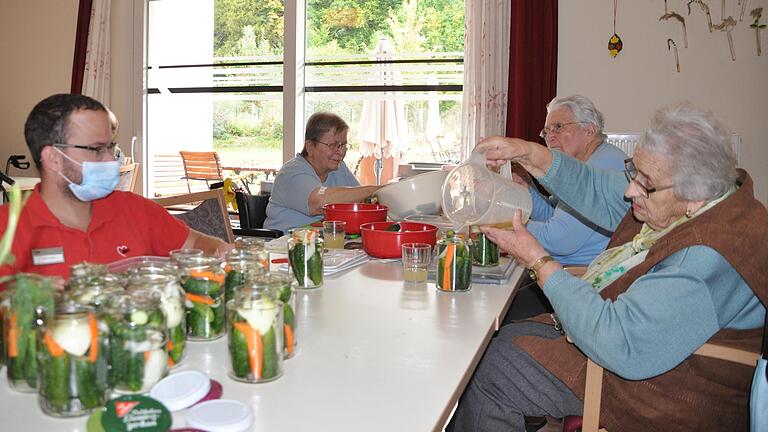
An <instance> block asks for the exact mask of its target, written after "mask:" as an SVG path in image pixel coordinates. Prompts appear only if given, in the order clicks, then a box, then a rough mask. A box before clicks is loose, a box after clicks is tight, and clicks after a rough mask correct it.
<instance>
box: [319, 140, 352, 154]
mask: <svg viewBox="0 0 768 432" xmlns="http://www.w3.org/2000/svg"><path fill="white" fill-rule="evenodd" d="M314 141H315V142H318V143H320V144H325V145H327V146H328V148H329V149H331V150H333V151H335V152H337V151H339V150H341V151H347V149H349V143H346V142H343V143H327V142H322V141H320V140H314Z"/></svg>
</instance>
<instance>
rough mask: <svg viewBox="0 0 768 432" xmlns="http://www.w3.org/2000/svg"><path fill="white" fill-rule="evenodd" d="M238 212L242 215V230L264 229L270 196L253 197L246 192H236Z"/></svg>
mask: <svg viewBox="0 0 768 432" xmlns="http://www.w3.org/2000/svg"><path fill="white" fill-rule="evenodd" d="M235 200H236V201H237V212H238V214H239V215H240V228H242V229H254V228H263V227H264V221H265V220H266V219H267V204H269V194H259V195H251V194H248V193H245V192H235Z"/></svg>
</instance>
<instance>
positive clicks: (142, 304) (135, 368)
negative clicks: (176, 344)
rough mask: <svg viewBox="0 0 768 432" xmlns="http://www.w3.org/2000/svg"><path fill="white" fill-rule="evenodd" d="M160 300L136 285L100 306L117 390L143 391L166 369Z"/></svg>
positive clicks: (161, 375) (154, 382)
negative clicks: (134, 288)
mask: <svg viewBox="0 0 768 432" xmlns="http://www.w3.org/2000/svg"><path fill="white" fill-rule="evenodd" d="M160 303H161V298H160V294H159V293H158V292H156V291H152V290H147V289H136V290H132V291H130V292H125V293H123V294H121V295H117V296H115V297H113V298H111V299H110V302H109V304H108V305H107V306H106V307H105V308H104V312H103V314H102V319H103V320H104V321H105V322H106V323H107V326H108V327H109V346H110V349H109V365H110V374H109V375H110V382H111V385H112V387H113V389H114V391H115V392H117V393H122V394H137V393H146V392H148V391H149V390H150V389H151V388H152V386H154V385H155V384H156V383H157V382H158V381H160V379H162V378H163V377H164V376H165V375H166V374H167V373H168V352H167V346H166V343H167V340H168V338H167V334H168V330H167V327H166V321H165V315H164V314H163V311H162V309H161V307H160Z"/></svg>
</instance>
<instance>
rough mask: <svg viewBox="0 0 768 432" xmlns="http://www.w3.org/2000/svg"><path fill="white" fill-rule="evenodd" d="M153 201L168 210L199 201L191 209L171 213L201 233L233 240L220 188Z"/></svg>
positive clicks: (227, 240)
mask: <svg viewBox="0 0 768 432" xmlns="http://www.w3.org/2000/svg"><path fill="white" fill-rule="evenodd" d="M153 201H154V202H156V203H158V204H160V205H161V206H163V207H165V208H167V209H169V210H173V209H174V208H176V209H179V208H180V206H183V205H185V204H195V203H199V204H198V205H197V206H196V207H194V208H192V209H191V210H186V211H181V212H179V213H173V215H174V216H175V217H177V218H179V219H181V220H183V221H184V222H185V223H186V224H187V225H188V226H189V227H190V228H192V229H194V230H196V231H200V232H201V233H203V234H208V235H210V236H213V237H217V238H220V239H221V240H224V241H225V242H227V243H232V241H233V240H234V237H233V235H232V225H231V224H230V223H229V212H228V211H227V204H226V202H225V201H224V192H223V191H222V190H221V189H214V190H209V191H204V192H195V193H191V194H185V195H177V196H171V197H165V198H156V199H153Z"/></svg>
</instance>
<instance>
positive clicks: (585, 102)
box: [547, 94, 605, 138]
mask: <svg viewBox="0 0 768 432" xmlns="http://www.w3.org/2000/svg"><path fill="white" fill-rule="evenodd" d="M560 108H568V109H569V110H570V111H571V113H572V114H573V118H574V119H575V120H576V121H577V122H579V123H582V124H592V125H594V126H595V130H596V132H597V134H598V135H601V136H603V138H605V134H603V128H604V127H605V120H603V113H601V112H600V110H598V109H597V107H596V106H595V104H594V103H593V102H592V101H591V100H589V98H586V97H584V96H582V95H578V94H574V95H570V96H564V97H556V98H554V99H552V101H551V102H549V103H548V104H547V113H551V112H552V111H555V110H558V109H560Z"/></svg>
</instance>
